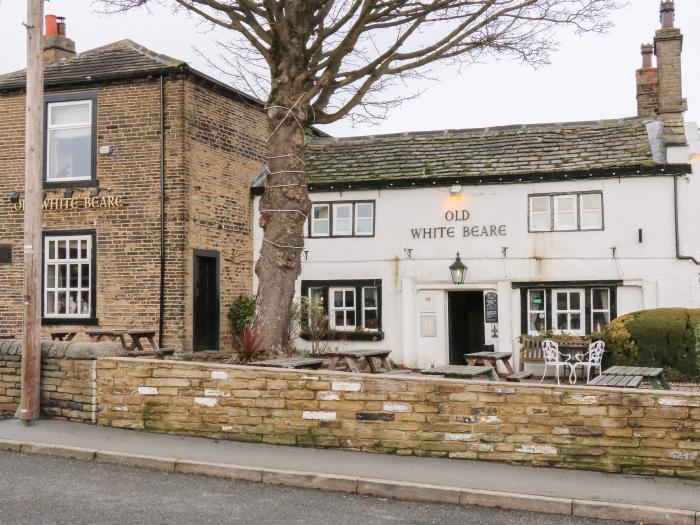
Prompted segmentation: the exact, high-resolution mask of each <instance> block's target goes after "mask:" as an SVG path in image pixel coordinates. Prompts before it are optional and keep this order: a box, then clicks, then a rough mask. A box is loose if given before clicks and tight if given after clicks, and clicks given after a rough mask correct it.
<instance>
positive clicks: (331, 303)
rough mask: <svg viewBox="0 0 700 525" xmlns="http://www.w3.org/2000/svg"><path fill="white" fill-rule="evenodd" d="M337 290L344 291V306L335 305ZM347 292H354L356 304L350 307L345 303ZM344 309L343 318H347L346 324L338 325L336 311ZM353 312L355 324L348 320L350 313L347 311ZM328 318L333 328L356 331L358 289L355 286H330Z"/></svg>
mask: <svg viewBox="0 0 700 525" xmlns="http://www.w3.org/2000/svg"><path fill="white" fill-rule="evenodd" d="M335 292H343V306H340V307H336V306H335ZM347 292H352V295H353V297H354V301H353V303H354V306H352V307H349V306H347V305H346V304H345V293H347ZM339 311H342V312H344V314H343V319H344V320H345V325H343V326H336V324H335V314H336V312H339ZM350 311H351V312H353V313H354V315H355V324H354V325H352V326H351V325H348V324H347V320H348V314H347V312H350ZM328 318H329V321H330V326H331V329H333V330H337V331H339V332H354V331H355V329H356V328H357V291H356V290H355V288H352V287H348V286H344V287H335V288H329V289H328Z"/></svg>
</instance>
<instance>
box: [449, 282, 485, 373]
mask: <svg viewBox="0 0 700 525" xmlns="http://www.w3.org/2000/svg"><path fill="white" fill-rule="evenodd" d="M447 297H448V311H449V322H450V329H449V332H450V364H451V365H463V364H465V361H464V354H471V353H474V352H482V351H483V346H484V293H483V292H481V291H474V292H448V296H447Z"/></svg>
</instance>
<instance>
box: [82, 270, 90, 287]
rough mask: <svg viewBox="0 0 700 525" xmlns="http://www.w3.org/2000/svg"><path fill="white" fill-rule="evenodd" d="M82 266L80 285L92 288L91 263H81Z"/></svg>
mask: <svg viewBox="0 0 700 525" xmlns="http://www.w3.org/2000/svg"><path fill="white" fill-rule="evenodd" d="M80 268H81V270H80V272H81V273H80V286H81V287H83V288H90V265H89V264H81V265H80Z"/></svg>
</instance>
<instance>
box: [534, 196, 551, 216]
mask: <svg viewBox="0 0 700 525" xmlns="http://www.w3.org/2000/svg"><path fill="white" fill-rule="evenodd" d="M530 210H531V211H533V212H538V211H539V212H549V197H548V196H546V197H530Z"/></svg>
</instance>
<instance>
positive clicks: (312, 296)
mask: <svg viewBox="0 0 700 525" xmlns="http://www.w3.org/2000/svg"><path fill="white" fill-rule="evenodd" d="M309 300H310V301H311V302H312V303H316V304H323V288H309Z"/></svg>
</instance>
